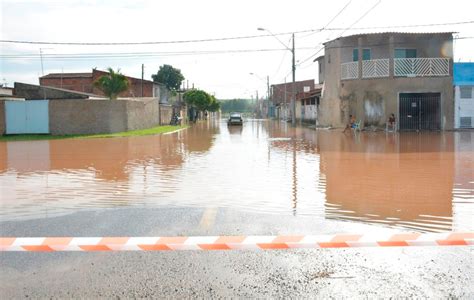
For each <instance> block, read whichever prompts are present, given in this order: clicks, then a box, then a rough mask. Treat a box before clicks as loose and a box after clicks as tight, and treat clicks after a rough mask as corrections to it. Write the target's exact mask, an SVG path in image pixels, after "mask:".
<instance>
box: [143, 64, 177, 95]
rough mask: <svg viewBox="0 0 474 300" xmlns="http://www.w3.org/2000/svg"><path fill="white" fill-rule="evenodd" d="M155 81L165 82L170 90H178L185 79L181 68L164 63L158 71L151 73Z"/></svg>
mask: <svg viewBox="0 0 474 300" xmlns="http://www.w3.org/2000/svg"><path fill="white" fill-rule="evenodd" d="M151 78H153V81H154V82H159V83H162V84H164V85H165V86H166V87H167V88H168V89H169V90H170V91H176V90H178V89H179V87H180V86H181V82H183V80H184V76H183V74H181V70H180V69H175V68H173V66H171V65H162V66H161V67H160V70H158V73H156V74H154V75H151Z"/></svg>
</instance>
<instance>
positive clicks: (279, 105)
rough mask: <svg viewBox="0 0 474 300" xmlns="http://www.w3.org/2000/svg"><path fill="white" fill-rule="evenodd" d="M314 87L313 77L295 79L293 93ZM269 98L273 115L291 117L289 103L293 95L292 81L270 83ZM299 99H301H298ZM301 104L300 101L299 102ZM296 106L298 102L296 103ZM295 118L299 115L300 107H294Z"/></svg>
mask: <svg viewBox="0 0 474 300" xmlns="http://www.w3.org/2000/svg"><path fill="white" fill-rule="evenodd" d="M312 89H314V79H309V80H303V81H296V82H295V93H296V94H301V93H304V92H305V91H309V90H312ZM270 94H271V95H270V99H271V102H272V103H271V104H272V105H271V106H272V107H274V116H275V117H276V118H278V119H289V118H291V114H290V109H291V108H290V106H291V105H290V104H291V99H292V97H293V83H292V82H287V83H280V84H272V85H271V90H270ZM300 100H301V99H300ZM300 105H301V103H300ZM296 106H298V103H296ZM296 115H297V119H299V118H298V115H300V116H301V108H300V109H299V110H298V107H297V109H296Z"/></svg>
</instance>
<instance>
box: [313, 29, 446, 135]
mask: <svg viewBox="0 0 474 300" xmlns="http://www.w3.org/2000/svg"><path fill="white" fill-rule="evenodd" d="M354 48H358V49H359V61H360V60H361V59H362V49H364V48H370V49H371V55H372V56H371V59H378V58H388V59H390V76H389V77H386V78H378V79H362V78H358V79H353V80H341V63H345V62H351V61H352V50H353V49H354ZM396 48H411V49H417V57H445V58H451V59H452V35H451V34H449V33H448V34H444V33H443V34H403V33H383V34H366V35H363V34H362V35H355V36H349V37H344V38H339V39H336V40H333V41H331V42H328V43H326V45H325V55H324V58H323V59H324V62H323V64H324V79H325V80H324V90H323V97H322V99H321V104H320V106H319V112H318V123H319V124H320V125H321V126H331V127H344V126H345V125H346V124H347V122H348V120H349V115H350V114H352V115H355V117H356V119H357V120H362V124H364V125H365V126H380V127H383V126H384V124H385V122H386V120H387V119H388V117H389V115H390V114H391V113H394V114H395V116H397V120H399V118H398V94H399V93H403V92H412V93H424V92H435V93H441V122H440V124H441V128H442V129H444V130H450V129H453V127H454V95H453V88H452V80H453V77H452V63H451V67H450V74H451V76H444V77H413V78H406V77H394V76H393V58H394V49H396ZM361 68H362V64H359V74H361Z"/></svg>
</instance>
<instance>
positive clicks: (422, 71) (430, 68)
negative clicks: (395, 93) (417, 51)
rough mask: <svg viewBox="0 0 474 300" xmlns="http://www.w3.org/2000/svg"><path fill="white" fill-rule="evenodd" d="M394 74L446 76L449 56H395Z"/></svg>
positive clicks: (405, 75)
mask: <svg viewBox="0 0 474 300" xmlns="http://www.w3.org/2000/svg"><path fill="white" fill-rule="evenodd" d="M393 62H394V73H395V76H404V77H423V76H448V75H449V58H395V59H394V60H393Z"/></svg>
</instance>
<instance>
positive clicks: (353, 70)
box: [341, 61, 359, 79]
mask: <svg viewBox="0 0 474 300" xmlns="http://www.w3.org/2000/svg"><path fill="white" fill-rule="evenodd" d="M355 78H359V63H358V62H357V61H355V62H348V63H343V64H341V79H355Z"/></svg>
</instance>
